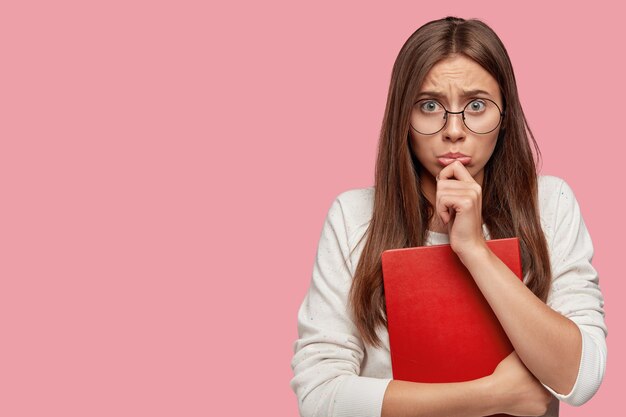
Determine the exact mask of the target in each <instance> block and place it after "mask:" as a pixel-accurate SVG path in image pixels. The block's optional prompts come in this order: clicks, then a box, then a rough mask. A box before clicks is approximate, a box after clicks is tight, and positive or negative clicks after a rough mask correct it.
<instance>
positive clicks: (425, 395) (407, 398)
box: [381, 377, 499, 417]
mask: <svg viewBox="0 0 626 417" xmlns="http://www.w3.org/2000/svg"><path fill="white" fill-rule="evenodd" d="M492 389H493V387H492V386H491V384H490V378H489V377H484V378H480V379H476V380H474V381H468V382H454V383H441V384H422V383H416V382H406V381H397V380H393V381H391V382H390V383H389V386H388V387H387V391H386V392H385V397H384V400H383V407H382V414H381V416H382V417H418V416H429V417H439V416H440V417H454V416H463V417H481V416H487V415H491V414H495V413H497V412H499V409H498V407H497V405H496V403H495V399H494V398H493V395H492V392H493V390H492Z"/></svg>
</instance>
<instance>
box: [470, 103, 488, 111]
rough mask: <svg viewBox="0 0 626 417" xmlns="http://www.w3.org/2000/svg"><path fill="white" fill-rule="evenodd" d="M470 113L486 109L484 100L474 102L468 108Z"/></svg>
mask: <svg viewBox="0 0 626 417" xmlns="http://www.w3.org/2000/svg"><path fill="white" fill-rule="evenodd" d="M467 108H468V110H469V111H472V112H479V111H483V110H484V109H485V103H484V102H483V101H482V100H474V101H472V102H470V104H469V105H468V106H467Z"/></svg>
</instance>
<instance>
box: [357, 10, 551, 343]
mask: <svg viewBox="0 0 626 417" xmlns="http://www.w3.org/2000/svg"><path fill="white" fill-rule="evenodd" d="M453 54H461V55H464V56H466V57H468V58H470V59H472V60H474V61H475V62H477V63H478V64H480V65H481V66H482V67H483V68H484V69H485V70H486V71H487V72H489V73H490V74H491V75H492V76H493V77H494V78H495V79H496V81H497V82H498V84H499V86H500V92H501V94H502V98H503V103H504V113H505V116H504V120H503V122H502V127H501V128H500V132H499V135H498V139H497V142H496V147H495V149H494V151H493V154H492V156H491V158H490V159H489V161H488V162H487V164H486V165H485V168H484V179H483V186H482V190H483V193H482V194H483V202H482V217H483V221H484V223H485V224H486V226H487V229H488V230H489V234H490V237H491V238H492V239H499V238H506V237H515V236H517V237H519V239H520V247H521V253H522V273H523V275H524V276H525V275H526V274H527V273H528V282H527V284H526V285H527V287H528V288H529V289H530V290H531V291H532V292H533V293H534V294H535V295H536V296H537V297H538V298H539V299H541V300H542V301H543V302H544V303H545V302H546V299H547V296H548V291H549V288H550V277H551V270H550V260H549V255H548V248H547V243H546V239H545V236H544V234H543V231H542V229H541V226H540V220H539V209H538V202H537V192H538V191H537V172H536V165H535V160H534V157H533V153H532V150H531V146H530V145H531V141H532V145H533V146H534V149H535V152H536V155H537V159H538V160H539V159H540V151H539V148H538V146H537V142H536V141H535V138H534V136H533V134H532V132H531V130H530V127H529V126H528V123H527V121H526V118H525V116H524V113H523V111H522V106H521V104H520V101H519V97H518V94H517V85H516V82H515V76H514V74H513V68H512V66H511V61H510V59H509V56H508V53H507V51H506V49H505V47H504V45H503V44H502V42H501V41H500V39H499V38H498V36H497V35H496V34H495V33H494V31H493V30H492V29H491V28H489V26H487V25H486V24H485V23H483V22H481V21H480V20H477V19H468V20H465V19H461V18H457V17H451V16H449V17H446V18H444V19H440V20H435V21H431V22H428V23H426V24H425V25H423V26H422V27H420V28H419V29H418V30H417V31H415V33H413V34H412V35H411V36H410V37H409V39H408V40H407V41H406V42H405V44H404V45H403V46H402V49H401V50H400V53H399V54H398V57H397V58H396V61H395V63H394V66H393V71H392V75H391V83H390V87H389V93H388V96H387V105H386V108H385V115H384V118H383V123H382V128H381V133H380V140H379V147H378V157H377V161H376V174H375V192H374V207H373V215H372V219H371V222H370V224H369V226H368V228H367V230H366V232H365V234H364V235H363V238H365V237H367V240H366V242H365V246H364V247H363V252H362V254H361V257H360V260H359V263H358V265H357V268H356V271H355V276H354V281H353V283H352V287H351V289H350V298H349V300H350V306H351V309H352V313H353V315H354V319H355V322H356V325H357V328H358V329H359V331H360V333H361V336H362V337H363V340H364V341H365V342H366V343H369V344H371V345H375V346H380V345H381V340H380V338H379V337H378V335H377V334H376V328H377V327H378V326H381V325H383V326H386V325H387V319H386V309H385V297H384V287H383V280H382V267H381V254H382V252H383V251H384V250H387V249H394V248H405V247H414V246H423V245H424V243H425V240H426V233H427V227H428V225H429V222H430V220H431V218H432V215H433V208H432V205H431V204H430V203H429V201H428V200H427V199H426V196H425V194H424V192H423V190H422V187H421V184H420V177H419V173H420V172H421V171H420V170H421V169H422V167H421V165H420V163H419V162H418V160H417V159H416V158H415V156H414V155H413V153H412V152H411V149H410V141H409V123H410V122H409V120H410V113H411V109H412V106H413V103H414V98H415V97H416V95H417V94H418V92H419V88H420V86H421V85H422V82H423V80H424V78H425V76H426V74H427V73H428V71H429V70H430V69H431V68H432V67H433V65H435V64H436V63H437V62H439V61H441V60H442V59H445V58H447V57H449V56H451V55H453ZM359 244H360V242H359ZM357 246H358V244H357Z"/></svg>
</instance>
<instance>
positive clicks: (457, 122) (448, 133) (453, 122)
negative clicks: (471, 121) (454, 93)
mask: <svg viewBox="0 0 626 417" xmlns="http://www.w3.org/2000/svg"><path fill="white" fill-rule="evenodd" d="M447 116H448V118H447V120H446V126H445V127H444V128H443V136H444V138H445V139H450V140H451V141H453V142H456V141H457V140H459V139H463V138H464V137H465V134H466V133H465V123H464V122H463V113H459V114H450V113H448V115H447Z"/></svg>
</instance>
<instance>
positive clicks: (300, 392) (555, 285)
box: [291, 175, 608, 417]
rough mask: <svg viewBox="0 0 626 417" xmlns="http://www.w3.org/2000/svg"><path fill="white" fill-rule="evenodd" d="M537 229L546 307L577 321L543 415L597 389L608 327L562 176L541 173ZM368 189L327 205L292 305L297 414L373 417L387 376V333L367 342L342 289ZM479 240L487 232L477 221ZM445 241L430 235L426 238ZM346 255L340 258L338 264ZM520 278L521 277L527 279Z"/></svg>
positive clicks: (350, 271)
mask: <svg viewBox="0 0 626 417" xmlns="http://www.w3.org/2000/svg"><path fill="white" fill-rule="evenodd" d="M538 182H539V207H540V217H541V226H542V228H543V231H544V233H545V235H546V240H547V242H548V246H549V251H550V259H551V266H552V272H553V278H552V285H551V289H550V293H549V296H548V299H547V304H548V305H549V306H550V307H551V308H552V309H554V310H556V311H558V312H560V313H561V314H563V315H564V316H566V317H568V318H569V319H571V320H572V321H573V322H575V323H576V324H577V325H578V328H579V329H580V331H581V334H582V340H583V344H582V358H581V362H580V367H579V370H578V378H577V380H576V384H575V385H574V388H573V389H572V391H571V392H570V393H568V394H567V395H562V394H559V393H556V392H555V391H553V390H552V389H551V388H550V387H548V386H546V385H545V384H544V386H545V387H546V389H548V390H549V391H550V392H551V393H552V394H553V395H554V397H553V399H552V403H551V405H550V407H549V410H548V412H547V413H546V414H545V416H549V417H555V416H558V413H559V400H561V401H565V402H566V403H567V404H570V405H573V406H579V405H582V404H583V403H585V402H586V401H588V400H589V399H590V398H591V397H592V396H593V395H594V394H595V393H596V391H597V390H598V388H599V386H600V384H601V382H602V379H603V377H604V371H605V367H606V356H607V350H606V336H607V335H608V331H607V327H606V324H605V322H604V310H603V307H604V298H603V296H602V293H601V291H600V287H599V285H598V284H599V280H598V274H597V272H596V270H595V269H594V268H593V266H592V265H591V259H592V256H593V245H592V242H591V238H590V236H589V233H588V232H587V228H586V227H585V223H584V221H583V218H582V217H581V213H580V208H579V206H578V202H577V201H576V198H575V197H574V193H573V191H572V189H571V188H570V187H569V185H568V184H567V183H566V182H565V181H563V180H562V179H560V178H558V177H554V176H548V175H543V176H539V177H538ZM373 197H374V187H368V188H360V189H353V190H348V191H345V192H343V193H341V194H340V195H339V196H337V198H336V199H335V200H334V202H333V203H332V205H331V207H330V209H329V211H328V214H327V217H326V220H325V222H324V226H323V229H322V233H321V238H320V241H319V246H318V250H317V257H316V260H315V264H314V267H313V276H312V280H311V284H310V287H309V290H308V292H307V294H306V296H305V298H304V301H303V302H302V305H301V307H300V310H299V312H298V335H299V339H298V340H296V341H295V342H294V345H293V348H294V352H295V354H294V356H293V359H292V361H291V366H292V369H293V372H294V377H293V379H292V380H291V388H292V389H293V390H294V392H295V393H296V396H297V397H298V405H299V409H300V414H301V415H302V416H303V417H313V416H316V417H348V416H350V417H380V415H381V408H382V402H383V395H384V393H385V389H386V388H387V384H388V383H389V381H391V379H392V371H391V357H390V353H389V335H388V333H387V329H386V328H381V329H379V330H378V335H379V336H380V339H381V340H382V341H383V347H382V348H373V347H372V346H370V345H367V346H365V345H364V343H363V341H362V339H361V337H360V335H359V333H358V331H357V328H356V327H355V325H354V322H353V320H352V317H351V314H350V313H349V310H348V306H347V300H348V291H349V289H350V285H351V282H352V278H353V276H354V272H355V269H356V266H357V263H358V260H359V257H360V256H361V252H362V250H363V244H364V242H365V239H363V241H362V242H361V243H360V244H359V246H358V248H357V249H356V250H354V252H353V254H352V256H349V253H350V250H352V249H353V248H354V245H355V244H356V243H357V242H358V241H359V239H360V238H361V236H363V234H364V233H365V229H366V228H367V225H368V223H369V221H370V220H371V217H372V209H373ZM483 231H484V232H485V238H486V239H489V233H488V230H487V228H486V226H484V225H483ZM443 243H449V240H448V235H447V234H443V233H436V232H429V236H428V239H427V242H426V245H436V244H443ZM344 258H345V259H346V260H347V262H346V263H344V262H343V260H344ZM526 279H527V276H526V277H525V279H524V283H526V282H527V281H526Z"/></svg>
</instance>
